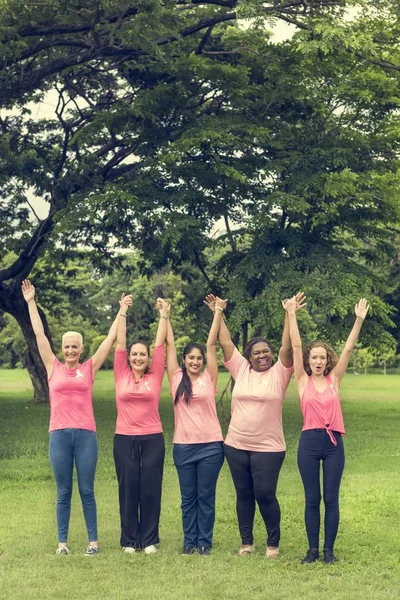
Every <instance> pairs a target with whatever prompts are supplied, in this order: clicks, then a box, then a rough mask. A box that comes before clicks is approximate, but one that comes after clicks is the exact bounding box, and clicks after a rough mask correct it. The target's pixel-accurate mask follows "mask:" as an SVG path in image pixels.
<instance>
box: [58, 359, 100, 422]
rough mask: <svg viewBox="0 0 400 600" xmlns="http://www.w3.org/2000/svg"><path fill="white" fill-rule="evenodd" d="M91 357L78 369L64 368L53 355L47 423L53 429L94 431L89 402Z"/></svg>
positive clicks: (90, 397)
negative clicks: (48, 418)
mask: <svg viewBox="0 0 400 600" xmlns="http://www.w3.org/2000/svg"><path fill="white" fill-rule="evenodd" d="M92 388H93V366H92V359H91V358H90V359H89V360H87V361H86V362H84V363H82V364H81V365H79V367H78V368H77V369H67V368H66V367H65V365H63V364H62V363H61V362H60V361H59V360H58V358H55V359H54V363H53V372H52V374H51V376H50V377H49V392H50V427H49V431H54V429H68V428H70V427H71V428H74V429H88V430H89V431H96V421H95V420H94V414H93V403H92Z"/></svg>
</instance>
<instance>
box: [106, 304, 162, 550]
mask: <svg viewBox="0 0 400 600" xmlns="http://www.w3.org/2000/svg"><path fill="white" fill-rule="evenodd" d="M157 309H158V310H159V313H160V321H159V324H158V329H157V334H156V339H155V345H154V352H153V359H152V363H151V367H150V366H149V361H150V351H149V346H148V344H147V343H146V342H143V341H135V342H132V343H131V345H130V346H129V351H128V352H127V351H126V311H125V313H124V315H123V316H124V317H125V318H123V319H120V321H119V325H118V331H117V347H116V350H115V357H114V375H115V388H116V403H117V424H116V430H115V436H114V461H115V469H116V472H117V478H118V486H119V509H120V517H121V539H120V543H121V548H122V551H123V552H125V553H127V554H134V553H135V552H138V551H140V550H143V551H144V553H145V554H155V553H156V552H157V548H156V546H155V544H158V542H159V535H158V525H159V520H160V510H161V486H162V477H163V469H164V456H165V444H164V436H163V432H162V425H161V420H160V415H159V412H158V407H159V403H160V392H161V384H162V380H163V377H164V343H165V339H166V336H167V321H168V309H169V307H168V304H167V302H166V301H165V300H163V299H162V298H158V299H157Z"/></svg>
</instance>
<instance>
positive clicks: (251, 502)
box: [224, 444, 285, 547]
mask: <svg viewBox="0 0 400 600" xmlns="http://www.w3.org/2000/svg"><path fill="white" fill-rule="evenodd" d="M224 449H225V456H226V459H227V461H228V464H229V468H230V470H231V474H232V479H233V483H234V485H235V489H236V512H237V516H238V521H239V531H240V535H241V538H242V544H243V545H248V544H252V543H253V541H254V538H253V523H254V514H255V510H256V501H257V504H258V506H259V508H260V512H261V516H262V518H263V519H264V523H265V526H266V528H267V532H268V539H267V544H268V546H271V547H277V546H279V540H280V522H281V510H280V507H279V503H278V500H277V497H276V487H277V484H278V476H279V471H280V470H281V467H282V463H283V461H284V458H285V452H251V451H248V450H238V449H237V448H232V446H227V445H226V444H225V445H224Z"/></svg>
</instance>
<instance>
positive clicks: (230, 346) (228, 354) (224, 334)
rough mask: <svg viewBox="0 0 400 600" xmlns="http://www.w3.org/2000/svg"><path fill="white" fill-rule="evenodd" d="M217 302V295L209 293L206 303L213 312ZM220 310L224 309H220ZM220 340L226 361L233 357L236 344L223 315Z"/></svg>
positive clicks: (219, 334) (219, 333)
mask: <svg viewBox="0 0 400 600" xmlns="http://www.w3.org/2000/svg"><path fill="white" fill-rule="evenodd" d="M215 302H216V297H215V296H214V294H208V296H206V299H205V300H204V304H206V305H207V306H208V308H209V309H210V310H212V311H213V312H214V309H215ZM225 302H226V301H225ZM218 312H222V311H220V310H219V311H218ZM218 341H219V344H220V346H221V348H222V352H223V354H224V361H225V362H226V361H228V360H230V359H231V358H232V355H233V352H234V350H235V344H234V343H233V342H232V338H231V334H230V333H229V329H228V326H227V324H226V322H225V320H224V318H223V317H222V318H221V321H220V326H219V332H218Z"/></svg>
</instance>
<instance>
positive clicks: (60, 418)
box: [22, 280, 131, 556]
mask: <svg viewBox="0 0 400 600" xmlns="http://www.w3.org/2000/svg"><path fill="white" fill-rule="evenodd" d="M22 293H23V296H24V299H25V301H26V302H27V305H28V310H29V316H30V319H31V323H32V328H33V331H34V333H35V335H36V342H37V345H38V349H39V353H40V357H41V359H42V361H43V363H44V366H45V367H46V371H47V376H48V380H49V393H50V427H49V432H50V441H49V455H50V462H51V466H52V468H53V472H54V476H55V479H56V484H57V527H58V548H57V551H56V554H59V555H66V554H69V549H68V546H67V541H68V529H69V519H70V513H71V496H72V475H73V468H74V462H75V465H76V472H77V476H78V487H79V494H80V496H81V501H82V507H83V513H84V517H85V522H86V528H87V532H88V538H89V546H88V547H87V550H86V552H85V554H86V556H92V555H95V554H98V552H99V546H98V539H97V511H96V501H95V497H94V476H95V472H96V465H97V456H98V447H97V436H96V422H95V419H94V414H93V404H92V388H93V382H94V377H95V375H96V373H97V371H98V370H99V369H100V367H101V365H102V364H103V362H104V361H105V360H106V358H107V356H108V354H109V353H110V351H111V348H112V345H113V343H114V340H115V338H116V334H117V326H118V321H119V319H120V312H121V311H123V310H125V308H124V306H126V305H128V304H129V303H130V302H131V296H126V297H125V298H124V296H122V299H121V301H120V311H119V312H118V315H117V317H116V319H115V321H114V323H113V324H112V326H111V328H110V331H109V333H108V335H107V337H106V339H105V340H104V341H103V342H102V343H101V345H100V347H99V348H98V350H97V352H96V353H95V354H94V355H93V356H92V358H89V360H87V361H85V362H83V363H81V362H80V359H81V356H82V353H83V339H82V335H81V334H80V333H77V332H76V331H68V332H67V333H64V335H63V337H62V354H63V358H64V362H60V361H59V360H58V358H57V357H56V356H55V355H54V353H53V350H52V349H51V346H50V342H49V340H48V339H47V337H46V335H45V333H44V328H43V323H42V320H41V318H40V315H39V311H38V308H37V306H36V302H35V288H34V287H33V285H32V284H31V283H30V282H29V281H28V280H25V281H23V283H22ZM121 320H122V319H121ZM123 320H124V319H123Z"/></svg>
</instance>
